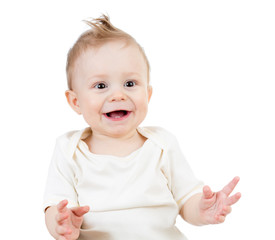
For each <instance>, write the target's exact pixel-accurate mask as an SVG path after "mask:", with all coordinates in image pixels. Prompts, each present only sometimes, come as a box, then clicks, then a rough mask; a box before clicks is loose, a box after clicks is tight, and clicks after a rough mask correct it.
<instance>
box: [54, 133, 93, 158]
mask: <svg viewBox="0 0 275 240" xmlns="http://www.w3.org/2000/svg"><path fill="white" fill-rule="evenodd" d="M87 131H88V129H82V130H74V131H69V132H66V133H64V134H62V135H60V136H59V137H57V139H56V145H57V147H58V148H59V149H60V150H62V152H64V153H66V154H68V156H72V154H73V153H74V151H75V149H76V147H77V145H78V142H79V140H80V139H81V137H82V136H83V134H84V133H86V132H87Z"/></svg>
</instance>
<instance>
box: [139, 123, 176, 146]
mask: <svg viewBox="0 0 275 240" xmlns="http://www.w3.org/2000/svg"><path fill="white" fill-rule="evenodd" d="M139 132H140V133H141V134H143V135H144V136H145V137H147V138H149V139H151V140H152V141H154V142H155V143H157V144H159V145H160V146H162V147H165V146H166V147H167V146H170V145H171V144H173V143H174V142H175V141H177V140H176V137H175V135H174V134H172V133H171V132H169V131H168V130H166V129H164V128H162V127H159V126H148V127H142V128H139Z"/></svg>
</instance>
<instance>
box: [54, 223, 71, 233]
mask: <svg viewBox="0 0 275 240" xmlns="http://www.w3.org/2000/svg"><path fill="white" fill-rule="evenodd" d="M55 231H56V233H57V234H59V235H65V234H71V233H72V230H71V229H69V228H68V227H65V226H61V225H57V227H56V229H55Z"/></svg>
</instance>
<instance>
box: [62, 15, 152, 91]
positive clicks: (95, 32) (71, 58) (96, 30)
mask: <svg viewBox="0 0 275 240" xmlns="http://www.w3.org/2000/svg"><path fill="white" fill-rule="evenodd" d="M84 22H86V23H87V24H88V25H89V26H90V27H91V29H89V30H87V31H86V32H84V33H83V34H81V35H80V37H79V38H78V40H77V41H76V42H75V44H74V45H73V46H72V48H71V49H70V50H69V52H68V56H67V65H66V73H67V84H68V88H69V90H72V81H73V73H74V67H75V62H76V60H77V59H78V57H79V56H80V55H81V54H83V52H85V51H86V50H87V49H88V48H99V47H101V46H102V45H103V44H104V43H107V42H109V41H114V40H124V41H125V42H126V43H134V44H136V45H137V47H138V49H139V50H140V52H141V54H142V56H143V58H144V60H145V63H146V65H147V76H148V82H149V79H150V77H149V76H150V75H149V72H150V65H149V61H148V59H147V57H146V55H145V52H144V50H143V48H142V47H141V46H140V45H139V44H138V43H137V42H136V40H135V39H134V38H133V37H132V36H131V35H129V34H128V33H126V32H124V31H122V30H120V29H118V28H116V27H115V26H113V25H112V24H111V22H110V18H109V17H108V16H106V15H102V16H101V17H99V18H95V19H93V20H90V21H87V20H84Z"/></svg>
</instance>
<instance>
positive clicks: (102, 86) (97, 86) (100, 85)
mask: <svg viewBox="0 0 275 240" xmlns="http://www.w3.org/2000/svg"><path fill="white" fill-rule="evenodd" d="M94 87H95V88H97V89H104V88H106V87H107V85H106V84H105V83H102V82H101V83H97V84H96V85H95V86H94Z"/></svg>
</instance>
